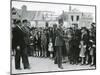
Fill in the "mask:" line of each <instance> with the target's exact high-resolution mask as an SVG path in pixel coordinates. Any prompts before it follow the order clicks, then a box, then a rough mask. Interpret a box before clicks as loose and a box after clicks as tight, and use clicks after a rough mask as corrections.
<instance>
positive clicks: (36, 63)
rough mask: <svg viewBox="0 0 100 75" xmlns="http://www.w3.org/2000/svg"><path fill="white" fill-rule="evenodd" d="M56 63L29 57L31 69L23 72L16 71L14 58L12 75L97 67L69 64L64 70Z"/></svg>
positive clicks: (65, 64) (66, 64)
mask: <svg viewBox="0 0 100 75" xmlns="http://www.w3.org/2000/svg"><path fill="white" fill-rule="evenodd" d="M53 62H54V61H53V60H52V59H49V58H39V57H29V63H30V67H31V69H26V70H25V69H23V65H22V64H21V68H22V70H16V69H15V65H14V64H15V63H14V57H12V74H16V73H33V72H48V71H62V70H79V69H95V67H90V66H89V65H82V66H80V64H79V65H71V64H69V62H67V63H64V64H63V68H64V69H59V68H58V66H57V65H56V64H54V63H53Z"/></svg>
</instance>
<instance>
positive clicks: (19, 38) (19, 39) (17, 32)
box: [12, 20, 29, 70]
mask: <svg viewBox="0 0 100 75" xmlns="http://www.w3.org/2000/svg"><path fill="white" fill-rule="evenodd" d="M12 34H13V40H12V44H13V46H14V49H15V52H16V54H15V68H16V69H19V70H20V69H21V68H20V59H21V58H22V63H23V65H24V69H28V68H29V61H28V56H27V50H26V49H25V46H26V45H25V40H24V35H25V33H24V32H23V31H22V29H21V21H20V20H17V21H16V27H15V28H14V29H13V31H12Z"/></svg>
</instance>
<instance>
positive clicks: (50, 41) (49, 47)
mask: <svg viewBox="0 0 100 75" xmlns="http://www.w3.org/2000/svg"><path fill="white" fill-rule="evenodd" d="M48 50H49V52H50V58H52V57H53V43H52V39H51V38H50V39H49V44H48Z"/></svg>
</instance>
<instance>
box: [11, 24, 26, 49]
mask: <svg viewBox="0 0 100 75" xmlns="http://www.w3.org/2000/svg"><path fill="white" fill-rule="evenodd" d="M12 36H13V38H12V46H13V48H16V47H17V46H21V47H24V46H25V41H24V33H23V31H22V30H21V29H20V28H19V27H18V26H16V27H15V28H14V29H13V31H12Z"/></svg>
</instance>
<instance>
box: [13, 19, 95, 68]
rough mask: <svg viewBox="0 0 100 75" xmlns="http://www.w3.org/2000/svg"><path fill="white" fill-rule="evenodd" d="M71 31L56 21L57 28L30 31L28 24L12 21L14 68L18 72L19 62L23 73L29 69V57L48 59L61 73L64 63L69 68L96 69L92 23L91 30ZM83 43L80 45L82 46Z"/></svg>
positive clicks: (46, 25)
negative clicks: (93, 67)
mask: <svg viewBox="0 0 100 75" xmlns="http://www.w3.org/2000/svg"><path fill="white" fill-rule="evenodd" d="M73 26H74V27H70V28H66V29H65V30H64V28H63V20H62V19H59V20H58V25H57V24H54V25H53V27H49V23H48V22H46V24H45V28H36V27H31V26H30V22H29V21H28V20H26V19H25V20H22V21H21V20H13V27H12V51H13V53H14V55H15V68H16V69H21V68H20V59H21V58H22V63H23V65H24V69H30V65H29V60H28V56H34V57H45V58H47V57H50V58H52V59H54V64H58V67H59V68H60V69H63V66H62V63H63V60H66V61H65V62H67V60H68V61H69V62H70V64H72V65H73V64H79V63H80V62H81V64H82V65H83V64H90V65H91V66H92V65H95V64H96V63H95V60H96V58H95V57H96V28H95V23H92V24H91V28H90V29H87V28H86V27H82V28H81V29H79V28H78V24H73ZM82 42H83V44H82Z"/></svg>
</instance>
